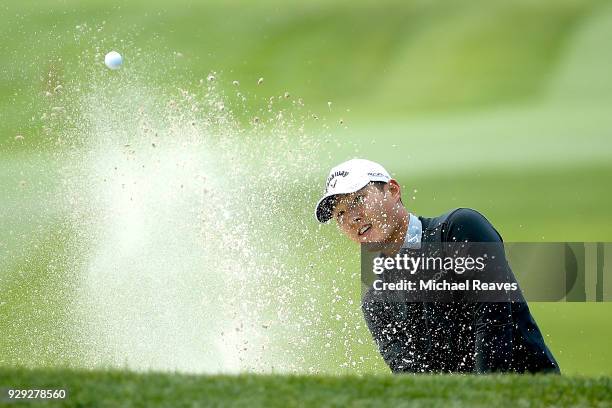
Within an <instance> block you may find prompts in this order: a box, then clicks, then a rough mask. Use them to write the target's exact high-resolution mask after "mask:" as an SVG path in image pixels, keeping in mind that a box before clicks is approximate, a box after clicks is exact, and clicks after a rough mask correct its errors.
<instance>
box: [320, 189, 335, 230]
mask: <svg viewBox="0 0 612 408" xmlns="http://www.w3.org/2000/svg"><path fill="white" fill-rule="evenodd" d="M336 195H337V194H332V195H329V196H324V197H323V198H321V199H320V200H319V202H318V203H317V207H316V209H315V216H316V217H317V221H319V222H322V223H326V222H328V221H329V220H331V218H332V211H333V210H334V201H335V200H336Z"/></svg>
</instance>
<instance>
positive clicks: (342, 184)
mask: <svg viewBox="0 0 612 408" xmlns="http://www.w3.org/2000/svg"><path fill="white" fill-rule="evenodd" d="M389 180H391V176H390V175H389V173H387V170H385V168H384V167H383V166H381V165H380V164H378V163H374V162H373V161H370V160H365V159H352V160H349V161H346V162H344V163H341V164H339V165H337V166H336V167H334V168H333V169H331V170H330V172H329V176H328V177H327V181H326V183H325V194H324V195H323V198H321V199H320V200H319V202H318V203H317V207H316V209H315V216H316V217H317V220H318V221H319V222H327V221H329V220H330V219H331V217H332V209H333V204H334V197H335V196H336V195H338V194H349V193H354V192H355V191H358V190H361V189H362V188H363V187H365V186H366V184H368V183H369V182H370V181H383V182H385V183H387V182H389Z"/></svg>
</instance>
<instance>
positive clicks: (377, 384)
mask: <svg viewBox="0 0 612 408" xmlns="http://www.w3.org/2000/svg"><path fill="white" fill-rule="evenodd" d="M0 387H11V388H47V389H59V388H64V389H67V390H68V398H67V399H66V400H64V401H63V402H62V403H61V406H65V407H119V406H121V407H220V406H224V407H225V406H227V407H304V406H320V407H348V406H350V407H380V406H393V407H436V406H453V407H491V406H497V407H516V406H556V407H576V406H585V407H586V406H589V407H607V406H610V405H609V404H610V401H611V400H612V379H610V377H600V378H585V377H565V376H561V377H559V376H488V377H475V376H410V375H408V376H362V377H357V376H337V377H326V376H284V375H265V376H263V375H259V376H258V375H246V374H243V375H238V376H197V375H186V374H176V373H154V372H150V373H132V372H128V371H119V370H112V371H69V370H23V369H15V368H0ZM15 406H36V407H39V406H40V407H45V406H60V404H58V403H51V402H48V401H44V402H42V401H34V402H30V403H23V402H22V403H15Z"/></svg>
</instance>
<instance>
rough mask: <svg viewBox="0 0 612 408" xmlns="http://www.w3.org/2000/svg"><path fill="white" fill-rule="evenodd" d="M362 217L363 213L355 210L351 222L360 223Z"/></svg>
mask: <svg viewBox="0 0 612 408" xmlns="http://www.w3.org/2000/svg"><path fill="white" fill-rule="evenodd" d="M361 219H362V216H361V214H359V213H358V212H353V213H352V214H351V223H352V224H358V223H359V222H360V221H361Z"/></svg>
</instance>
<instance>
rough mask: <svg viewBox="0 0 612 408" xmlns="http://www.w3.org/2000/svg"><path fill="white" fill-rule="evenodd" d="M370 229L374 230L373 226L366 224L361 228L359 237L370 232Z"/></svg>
mask: <svg viewBox="0 0 612 408" xmlns="http://www.w3.org/2000/svg"><path fill="white" fill-rule="evenodd" d="M370 228H372V224H366V225H364V226H363V227H361V228H359V232H358V234H359V236H362V235H363V234H365V233H366V232H368V231H369V230H370Z"/></svg>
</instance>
